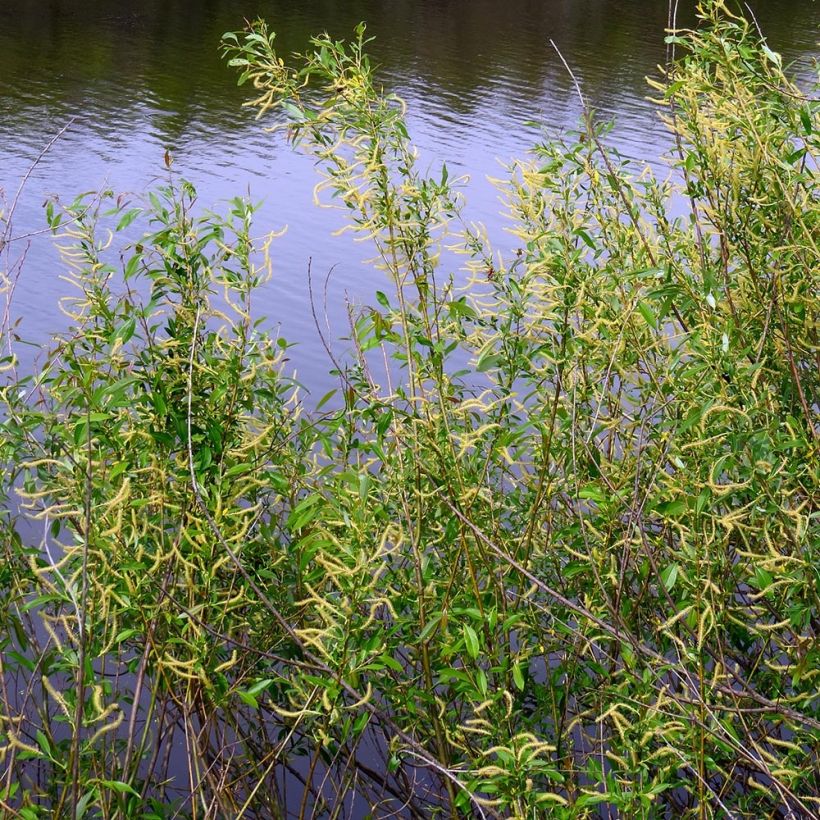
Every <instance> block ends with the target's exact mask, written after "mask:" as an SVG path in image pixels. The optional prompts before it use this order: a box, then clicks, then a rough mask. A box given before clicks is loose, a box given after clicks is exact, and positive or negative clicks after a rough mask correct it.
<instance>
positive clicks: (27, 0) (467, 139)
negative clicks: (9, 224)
mask: <svg viewBox="0 0 820 820" xmlns="http://www.w3.org/2000/svg"><path fill="white" fill-rule="evenodd" d="M680 5H681V9H680V12H679V17H680V19H681V21H682V22H689V21H691V19H692V5H693V4H691V3H681V4H680ZM756 5H757V6H759V8H756V9H755V10H756V14H757V17H758V20H759V22H760V25H761V26H762V28H763V29H764V31H765V32H766V33H767V35H768V37H769V41H770V43H771V45H772V47H773V48H776V49H778V50H781V51H782V52H783V53H784V54H785V55H786V57H787V59H796V60H798V61H799V62H800V64H801V65H804V66H805V65H806V64H807V62H808V61H809V60H810V58H811V57H812V55H814V54H815V53H816V51H817V49H816V42H817V39H818V22H820V9H819V8H818V6H817V4H816V3H815V2H814V0H765V2H763V0H758V2H757V3H756ZM256 16H263V17H265V18H266V19H267V20H268V21H269V23H270V25H271V27H272V28H273V29H275V30H276V32H277V36H278V39H277V42H278V44H279V45H280V47H281V49H282V50H283V51H284V52H289V51H293V50H297V49H300V48H303V47H304V46H305V45H306V43H307V40H308V37H309V36H310V34H312V33H315V32H318V31H322V30H327V31H328V32H330V33H331V34H332V35H333V36H338V37H349V36H351V34H352V31H353V28H354V26H355V25H356V23H357V22H359V21H360V20H365V21H367V23H368V31H369V33H370V34H372V35H373V36H375V38H376V40H375V42H374V43H373V45H372V53H373V55H374V58H375V61H376V62H377V63H378V64H379V65H380V69H379V77H380V79H381V81H382V82H383V83H384V85H385V87H386V88H387V89H389V90H391V91H395V92H397V93H399V94H401V95H402V96H404V97H405V98H406V99H407V100H408V103H409V106H410V108H409V110H410V126H411V130H412V134H413V136H414V138H415V141H416V142H417V144H418V146H419V148H420V151H421V156H422V160H423V163H424V164H425V166H426V164H428V163H429V164H430V165H432V166H435V165H436V164H437V163H440V162H441V161H442V160H446V161H447V163H448V167H449V169H450V173H451V175H453V174H468V175H469V176H470V178H471V182H470V185H469V188H468V189H467V192H466V193H467V197H468V201H469V210H468V216H469V217H470V218H471V219H474V220H478V221H483V222H485V223H486V224H487V225H488V228H489V229H490V232H491V235H493V234H494V235H496V236H503V234H502V230H501V229H502V227H503V226H502V224H501V221H500V219H499V218H498V217H497V215H496V212H497V205H498V202H497V194H496V192H495V191H494V189H493V188H492V186H491V185H490V184H489V183H488V182H487V180H486V176H487V175H488V174H498V172H499V165H498V162H499V161H505V160H509V159H511V158H512V157H514V156H518V155H521V154H522V153H523V152H524V151H526V149H527V148H528V147H529V146H530V145H531V144H532V143H533V141H534V140H535V139H537V137H538V132H537V131H536V130H534V129H533V128H532V127H530V126H528V125H527V123H528V122H530V121H533V120H537V121H540V122H542V123H544V124H545V125H547V126H549V127H550V128H552V129H555V130H560V129H564V128H570V127H573V126H574V125H575V124H576V123H577V120H578V117H579V113H580V107H579V102H578V99H577V96H576V94H575V91H574V89H573V87H572V84H571V81H570V78H569V77H568V75H567V72H566V70H565V69H564V67H563V65H562V64H561V62H560V60H559V58H558V56H557V55H556V53H555V52H554V51H553V49H552V48H551V47H550V45H549V40H554V41H555V43H556V44H557V45H558V47H559V48H560V49H561V51H562V53H563V55H564V56H565V58H566V59H567V61H568V62H569V63H570V65H571V66H572V67H573V70H574V72H575V73H576V74H577V76H578V78H579V80H580V83H581V85H582V87H583V90H584V93H585V95H586V96H587V98H588V100H589V101H590V103H591V104H592V105H593V106H594V107H595V108H596V109H597V110H598V111H600V112H601V116H603V117H614V118H615V119H616V122H617V127H616V130H615V132H614V134H613V141H614V143H615V144H616V145H617V147H618V148H619V149H620V150H621V151H622V152H623V153H625V154H626V155H627V156H630V157H635V158H642V159H647V160H657V159H658V158H659V157H660V155H661V154H662V153H663V152H664V151H665V150H666V148H667V146H668V143H667V136H666V134H665V132H664V130H663V128H662V126H661V125H660V124H659V123H658V122H657V120H656V116H655V112H654V110H653V105H652V103H651V102H649V101H648V100H647V99H646V97H647V94H648V88H647V85H646V81H645V77H646V76H647V75H648V74H653V73H655V72H656V66H657V64H658V63H661V62H663V60H664V56H665V46H664V43H663V36H664V28H665V26H666V22H667V4H666V2H663V0H661V1H660V2H659V1H658V0H654V1H653V0H650V1H649V2H637V0H634V1H630V0H505V2H503V3H499V2H497V0H348V1H347V2H331V0H304V1H303V2H299V3H293V2H284V0H142V1H141V2H139V1H138V0H121V2H116V3H114V2H102V0H84V2H80V0H2V2H1V3H0V187H3V188H5V189H6V193H7V195H13V193H14V190H16V186H17V182H18V180H19V179H20V178H21V177H22V175H23V174H24V173H25V171H26V169H27V168H28V167H29V165H30V163H31V162H32V160H33V158H34V157H36V156H37V154H38V153H39V151H40V150H41V148H42V147H43V145H44V144H45V143H46V142H47V141H48V139H49V138H50V137H51V136H52V135H53V134H54V133H55V132H56V131H58V130H59V128H60V127H61V126H62V125H64V124H65V123H66V122H67V121H68V120H69V119H70V118H71V117H76V121H75V123H74V125H73V126H72V127H71V129H70V130H69V131H68V132H67V134H66V135H65V136H64V137H63V138H62V139H61V140H60V141H59V143H58V144H57V145H56V146H55V147H54V148H53V150H52V151H51V152H50V153H49V154H48V155H47V156H46V157H45V159H44V160H43V161H42V162H41V163H40V164H39V165H38V167H37V168H36V170H35V172H34V174H33V175H32V179H31V181H30V182H29V185H28V187H27V191H26V195H25V196H24V197H23V199H22V201H21V203H20V206H19V209H18V211H17V214H16V217H15V224H14V227H15V233H16V234H21V233H27V232H29V231H33V230H37V229H41V228H42V227H43V226H44V214H43V210H42V205H43V201H44V200H45V198H46V197H47V196H48V195H50V194H60V195H61V196H62V197H63V198H65V199H70V198H72V197H73V196H74V195H75V194H76V193H78V192H80V191H87V190H91V189H96V188H100V187H103V186H111V187H113V188H114V189H115V190H117V191H131V192H141V191H144V190H145V189H146V188H147V187H149V186H151V185H152V184H156V183H157V182H158V181H163V180H167V176H168V172H167V170H166V169H165V166H164V163H163V156H164V153H165V151H166V149H169V150H170V151H171V152H172V154H173V157H174V164H173V168H174V170H175V171H176V172H177V173H179V174H181V175H182V176H184V177H185V178H187V179H189V180H191V181H192V182H193V183H194V184H195V185H196V186H197V188H198V190H199V192H200V202H201V203H202V204H203V206H206V207H219V205H220V203H222V202H224V201H225V200H227V199H229V198H230V197H233V196H235V195H236V194H238V193H247V192H250V194H251V195H252V196H253V197H254V198H255V199H264V202H265V205H264V207H263V209H262V211H261V213H260V216H259V222H258V224H259V228H260V232H262V231H263V230H264V231H267V230H273V229H279V228H282V227H284V226H287V227H288V231H287V234H286V236H285V237H283V238H282V239H280V240H278V242H277V243H276V245H275V246H274V263H275V274H274V279H273V280H272V281H271V282H270V283H269V284H268V285H267V286H266V287H265V289H264V291H263V292H262V293H261V294H260V295H259V297H258V298H257V300H256V307H257V310H258V311H259V313H260V314H265V315H267V316H268V317H269V321H270V323H271V326H274V325H276V324H277V323H281V325H282V331H283V333H284V334H285V335H286V336H287V337H288V338H290V339H292V340H296V341H298V342H300V349H299V351H298V352H297V353H295V354H294V359H296V360H298V362H299V367H300V375H301V377H302V379H303V380H304V381H306V382H307V383H308V384H315V385H323V384H324V378H323V374H325V373H326V371H327V369H328V362H327V360H326V356H325V354H324V352H323V351H322V348H321V345H320V344H319V343H318V341H317V338H316V333H315V330H314V328H313V324H312V318H311V314H310V311H309V309H308V307H307V287H306V270H307V265H308V260H309V259H311V258H312V260H313V263H312V264H313V270H314V272H315V273H316V274H317V275H320V276H323V275H324V273H325V272H327V271H328V270H329V269H330V268H331V267H333V266H335V268H334V275H333V278H332V281H331V286H330V289H329V295H330V305H329V313H330V319H331V323H332V325H333V331H334V333H335V334H336V335H342V334H343V333H344V332H345V329H346V320H345V311H344V300H345V295H346V294H347V295H348V296H349V297H350V298H352V299H359V300H367V299H370V298H371V294H372V292H373V291H374V290H375V289H376V288H377V287H379V286H380V282H379V280H378V276H377V274H374V273H373V272H372V271H369V270H368V269H367V268H366V267H364V266H362V264H361V257H362V256H363V251H362V248H361V246H357V245H354V244H353V243H351V242H350V240H349V238H346V237H335V238H334V237H332V236H331V232H332V231H333V229H334V228H337V227H339V225H340V224H341V223H340V217H339V215H338V214H335V213H331V212H327V211H317V210H316V208H315V207H314V206H313V204H312V188H313V185H314V183H315V182H316V176H315V170H314V168H313V167H312V163H311V161H310V160H309V159H307V158H305V157H303V156H298V155H295V154H294V153H293V152H292V151H291V150H290V149H289V148H288V147H287V146H286V145H285V144H284V140H283V138H282V137H281V136H272V135H269V134H267V133H265V132H264V131H263V129H262V127H261V125H260V124H259V123H258V122H256V121H255V120H254V117H253V114H252V112H250V111H248V110H247V109H243V108H242V103H243V101H245V100H246V99H247V97H248V91H247V90H246V89H243V88H237V86H236V78H235V75H234V74H233V73H232V71H231V70H229V69H227V68H226V67H225V66H224V64H223V62H222V61H221V59H220V57H219V51H218V47H219V41H220V36H221V34H222V33H223V32H224V31H227V30H236V29H239V28H241V27H242V24H243V19H245V18H253V17H256ZM60 273H61V266H60V263H59V261H58V260H57V258H56V255H55V253H54V250H53V248H52V247H51V246H50V244H49V241H48V239H47V238H46V237H37V238H36V239H34V240H33V241H32V247H31V249H30V251H29V255H28V259H27V264H26V267H25V271H24V275H23V278H22V280H21V282H20V286H19V288H18V291H17V294H16V296H15V304H14V310H15V313H16V315H18V316H21V317H22V319H23V328H24V333H25V335H26V336H28V337H29V338H34V339H36V340H38V341H43V340H45V339H47V338H48V336H49V334H50V333H52V332H53V331H54V330H56V329H58V328H60V327H62V326H63V324H64V321H65V320H64V318H63V317H62V316H61V314H60V313H59V311H58V309H57V297H58V296H59V295H60V294H62V293H65V285H64V283H63V282H62V281H61V280H60V279H59V275H60Z"/></svg>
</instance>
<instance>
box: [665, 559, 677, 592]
mask: <svg viewBox="0 0 820 820" xmlns="http://www.w3.org/2000/svg"><path fill="white" fill-rule="evenodd" d="M679 570H680V567H679V566H678V565H677V564H670V565H669V566H668V567H667V568H666V569H664V570H662V571H661V581H662V582H663V585H664V587H666V591H667V592H671V591H672V588H673V587H674V586H675V581H677V580H678V572H679Z"/></svg>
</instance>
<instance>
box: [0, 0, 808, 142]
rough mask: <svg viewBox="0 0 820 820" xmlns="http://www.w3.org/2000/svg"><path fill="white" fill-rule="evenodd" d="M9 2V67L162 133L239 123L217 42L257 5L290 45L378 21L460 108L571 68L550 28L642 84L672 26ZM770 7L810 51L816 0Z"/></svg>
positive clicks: (625, 7) (590, 59)
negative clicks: (142, 118) (159, 127)
mask: <svg viewBox="0 0 820 820" xmlns="http://www.w3.org/2000/svg"><path fill="white" fill-rule="evenodd" d="M3 5H4V6H5V4H3ZM12 5H13V8H10V7H5V9H3V8H0V32H1V33H0V76H3V77H5V78H12V79H11V82H12V83H13V84H18V85H22V84H23V83H25V82H27V81H29V80H31V81H34V82H36V83H37V84H38V85H40V83H42V86H41V87H40V88H39V89H38V90H39V91H40V92H41V93H42V94H43V95H44V97H45V99H46V100H48V99H49V98H54V99H57V100H58V99H60V98H62V97H63V96H64V95H66V94H71V93H72V90H75V89H76V88H77V87H78V86H85V85H87V84H88V83H94V84H97V83H99V82H100V81H105V85H104V87H101V88H99V89H96V93H99V94H102V95H108V96H109V97H110V100H111V102H113V103H115V104H117V105H120V106H128V105H129V104H131V103H132V102H136V101H138V100H144V99H145V98H146V97H147V98H148V99H149V101H150V103H151V105H152V106H153V107H155V108H157V109H159V110H160V111H167V112H169V114H171V118H170V119H168V118H163V130H164V127H165V126H167V127H170V130H171V131H172V132H177V133H179V132H181V131H182V130H184V127H185V124H186V123H187V122H188V120H189V119H190V118H191V117H193V116H194V112H196V116H197V117H199V118H200V119H202V120H204V121H205V122H209V121H213V122H217V121H218V122H219V124H220V127H226V126H229V124H230V123H231V122H232V121H235V120H236V116H237V115H236V111H237V107H238V106H237V103H238V101H239V99H241V98H242V94H241V93H239V92H237V91H236V90H235V87H234V81H233V78H232V76H231V75H230V73H229V72H227V71H225V70H224V68H223V66H222V65H221V63H220V60H219V57H218V53H217V46H218V43H219V38H220V35H221V34H222V32H223V31H225V30H227V29H236V28H239V27H241V24H242V19H243V17H244V16H245V15H252V14H255V13H257V12H259V13H262V14H264V15H265V16H266V17H267V19H268V20H269V22H270V24H271V27H272V28H274V29H275V30H276V31H277V32H278V33H279V42H280V44H281V48H282V49H283V50H284V51H291V50H294V49H299V48H302V47H303V46H304V44H305V42H306V40H307V38H308V36H309V35H310V34H311V33H313V32H315V31H317V30H321V29H322V28H326V29H328V30H329V31H330V33H331V34H333V35H334V36H340V37H344V36H348V35H349V34H350V32H351V31H352V27H353V26H354V25H355V23H356V22H358V21H359V20H362V19H363V20H367V21H368V24H369V27H370V31H371V32H372V33H373V35H374V36H376V37H377V40H376V43H375V44H374V46H373V48H372V52H373V54H374V56H375V58H376V60H377V61H378V62H379V63H380V64H381V65H382V66H383V68H384V70H385V76H386V77H387V78H388V79H390V78H396V77H398V78H405V77H408V78H417V79H419V80H421V81H422V82H423V83H424V85H425V88H426V89H427V90H428V93H430V89H436V88H440V89H446V91H447V103H448V105H450V106H451V107H453V108H455V109H456V110H457V109H459V108H462V110H464V109H466V110H469V109H470V108H472V103H471V101H472V100H474V99H475V96H476V93H477V92H480V91H481V90H482V89H483V88H484V87H486V86H488V85H490V84H491V83H494V82H495V81H496V79H497V78H499V77H501V78H503V81H504V84H505V85H506V86H509V87H513V86H516V85H521V86H522V87H523V88H540V87H542V86H543V85H544V84H545V83H547V82H550V81H552V82H555V79H556V78H558V77H559V75H560V74H561V69H560V67H559V65H558V63H557V61H556V58H555V55H554V53H553V52H552V51H551V49H550V47H549V45H548V41H549V39H550V38H552V39H554V40H555V41H556V42H558V43H559V44H560V45H561V48H562V50H563V51H564V54H565V56H566V57H567V58H568V59H569V60H570V62H571V63H572V65H573V66H574V67H576V68H577V70H578V72H579V74H580V75H581V76H582V77H583V78H584V80H585V82H586V84H587V85H588V87H590V89H592V90H593V93H594V94H595V95H596V96H597V95H602V96H603V97H606V96H608V95H611V94H618V95H620V94H623V93H624V92H625V91H626V92H631V93H638V94H639V95H642V94H643V90H644V86H643V76H644V74H645V73H646V72H647V71H651V70H652V67H653V66H654V65H655V64H656V63H657V62H658V61H659V60H660V59H662V57H663V43H662V31H663V28H664V26H665V24H666V3H665V2H654V3H625V2H617V0H550V1H548V2H544V0H506V2H503V3H498V2H497V0H469V1H468V0H458V1H457V2H453V1H452V0H451V1H450V2H448V0H423V1H422V2H419V0H393V2H382V1H381V0H348V2H344V3H342V2H338V0H312V2H311V1H310V0H309V2H304V3H299V4H294V3H291V2H286V1H285V0H263V2H261V3H260V2H257V3H254V2H250V0H139V1H138V0H125V2H121V3H120V4H118V6H117V8H116V13H114V12H112V8H113V7H112V6H111V5H110V4H108V3H104V2H102V0H92V2H87V3H83V4H77V3H74V2H69V0H51V2H49V3H47V4H44V3H43V2H42V0H19V1H18V2H15V3H14V4H12ZM763 5H765V8H763V9H761V10H760V14H759V19H760V20H761V23H762V24H763V26H764V28H765V30H766V32H767V34H768V35H769V37H770V40H771V42H772V43H773V44H774V46H775V47H779V48H782V49H784V50H786V51H787V52H788V51H791V53H792V54H794V53H799V52H801V51H811V50H813V48H814V40H815V37H816V26H811V25H807V20H809V21H810V20H811V19H812V18H813V17H817V16H818V15H817V9H816V7H815V5H814V3H812V2H811V0H780V2H767V3H766V4H763ZM689 15H690V20H691V10H690V11H689ZM684 22H685V21H684ZM561 82H562V84H563V80H561ZM12 96H13V95H12ZM21 102H22V101H20V100H19V99H18V102H17V104H18V105H19V104H21ZM6 104H7V105H9V106H12V107H13V106H14V102H13V101H9V100H7V101H6ZM227 112H232V119H231V120H226V119H225V117H226V113H227Z"/></svg>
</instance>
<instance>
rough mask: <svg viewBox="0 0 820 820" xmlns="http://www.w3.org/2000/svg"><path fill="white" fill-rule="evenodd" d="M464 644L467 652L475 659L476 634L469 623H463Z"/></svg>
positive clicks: (476, 654)
mask: <svg viewBox="0 0 820 820" xmlns="http://www.w3.org/2000/svg"><path fill="white" fill-rule="evenodd" d="M463 632H464V644H465V646H466V647H467V654H468V655H469V656H470V657H471V658H473V659H475V658H477V657H478V650H479V644H478V635H477V634H476V631H475V629H473V628H472V627H471V626H470V625H469V624H464V629H463Z"/></svg>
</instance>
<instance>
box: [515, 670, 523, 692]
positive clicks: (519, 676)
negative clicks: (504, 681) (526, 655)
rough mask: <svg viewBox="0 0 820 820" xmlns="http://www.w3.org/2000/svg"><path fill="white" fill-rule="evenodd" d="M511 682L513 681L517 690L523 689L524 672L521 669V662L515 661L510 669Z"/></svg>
mask: <svg viewBox="0 0 820 820" xmlns="http://www.w3.org/2000/svg"><path fill="white" fill-rule="evenodd" d="M512 675H513V683H515V685H516V687H517V689H518V691H519V692H523V691H524V673H523V672H522V671H521V664H520V663H517V664H515V666H513V669H512Z"/></svg>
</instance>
